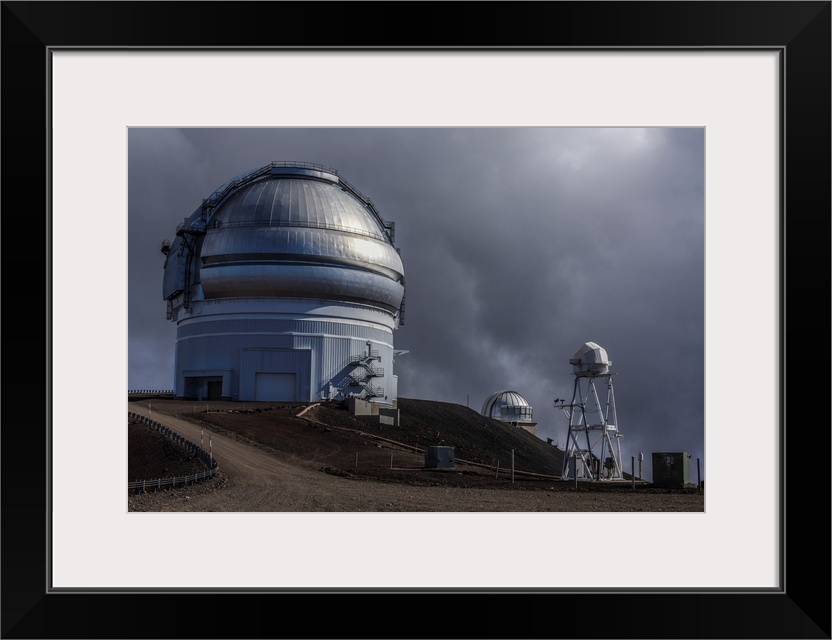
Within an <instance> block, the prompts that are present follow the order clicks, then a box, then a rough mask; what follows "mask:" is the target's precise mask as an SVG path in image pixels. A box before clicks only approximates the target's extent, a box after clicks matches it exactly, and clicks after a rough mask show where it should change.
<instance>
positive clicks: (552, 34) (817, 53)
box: [0, 1, 832, 638]
mask: <svg viewBox="0 0 832 640" xmlns="http://www.w3.org/2000/svg"><path fill="white" fill-rule="evenodd" d="M267 15H269V16H271V18H270V19H264V18H265V16H267ZM830 15H831V14H830V2H829V1H819V2H799V1H798V2H791V1H787V2H777V1H771V2H756V1H748V2H661V1H658V2H505V3H504V2H460V3H456V2H396V3H384V2H381V3H371V2H367V3H364V2H333V3H330V2H306V3H304V2H200V3H196V2H72V1H69V2H2V14H0V18H1V19H2V33H1V34H0V35H1V36H2V39H1V40H0V44H2V54H3V55H2V89H3V92H2V96H3V103H2V105H3V108H2V125H3V135H2V171H3V187H4V189H3V190H2V205H3V212H4V216H3V223H4V226H5V227H6V228H5V234H4V238H5V241H6V242H5V243H4V248H5V249H6V251H5V254H4V257H3V266H4V267H5V269H4V271H5V277H4V279H3V285H4V286H3V289H2V299H3V303H5V308H6V310H7V312H6V313H5V314H4V315H3V320H4V321H5V322H4V324H5V337H6V338H7V341H6V345H7V346H8V347H9V348H7V350H6V358H5V359H4V366H3V373H4V374H6V375H4V383H5V384H4V385H3V400H4V401H6V403H5V404H6V421H5V424H4V428H3V429H2V433H0V436H1V437H2V449H0V451H1V452H2V484H0V490H2V500H1V501H0V509H2V516H3V517H2V546H0V551H1V552H2V562H0V572H2V611H1V612H0V613H2V637H3V638H117V637H121V638H128V637H129V638H133V637H135V638H171V637H176V638H232V637H240V638H267V637H268V638H275V637H309V638H313V637H314V638H343V637H362V638H390V637H402V638H404V637H408V638H410V637H422V638H432V637H483V638H485V637H503V638H555V637H569V638H596V637H597V638H830V629H831V628H832V625H831V624H830V561H829V549H830V513H829V508H830V504H831V502H830V477H831V474H830V461H829V452H830V429H829V422H828V420H823V419H821V420H818V415H820V416H823V415H826V411H825V407H824V406H821V408H820V411H815V409H816V407H815V406H813V403H812V402H811V401H809V400H807V398H806V395H805V391H804V389H805V386H806V385H811V387H812V389H814V390H815V392H817V393H820V394H823V393H825V390H826V389H828V388H829V386H828V385H829V379H828V375H829V374H828V365H827V363H826V362H825V360H826V359H828V353H829V350H828V349H826V348H823V349H822V348H820V346H819V342H820V344H823V345H824V347H825V340H821V338H820V336H826V337H828V336H829V329H830V326H832V323H830V313H829V311H830V303H829V292H830V282H829V277H830V268H829V267H830V211H832V208H831V207H830V77H831V74H830ZM276 20H277V21H279V23H280V24H282V25H290V28H282V29H275V28H274V25H275V24H276V23H275V21H276ZM67 47H72V48H81V49H90V50H92V49H102V50H106V49H108V48H117V49H124V48H129V47H142V48H172V47H175V48H192V49H195V50H200V49H210V48H217V47H223V48H246V47H255V48H261V47H264V48H268V47H277V48H302V49H308V48H312V49H315V48H327V49H333V48H335V49H337V48H350V49H354V48H363V49H379V50H381V49H387V48H412V49H414V50H416V49H424V48H440V49H444V48H454V49H456V48H464V49H470V50H474V51H476V50H488V49H493V48H503V49H505V48H509V49H510V48H520V49H525V48H536V47H539V48H544V49H545V48H576V49H587V48H589V49H592V48H603V49H608V50H616V49H620V50H638V49H644V50H661V49H668V48H690V49H694V50H703V51H706V50H743V49H748V50H757V49H768V50H776V51H778V52H779V55H780V65H781V78H782V79H783V80H784V81H785V82H784V83H783V90H782V94H781V97H780V100H781V105H780V106H781V113H782V116H781V117H782V122H781V132H780V141H781V149H782V157H781V176H780V177H781V184H782V185H783V186H784V189H783V190H781V193H782V195H781V228H780V232H781V237H782V238H783V239H784V243H783V245H782V246H781V255H780V258H781V266H780V275H781V283H782V287H781V290H782V296H781V301H782V306H781V310H780V325H781V331H782V340H781V346H780V362H781V367H782V376H781V389H780V392H781V403H780V407H781V408H780V411H781V415H780V420H781V425H782V427H781V436H780V438H781V439H780V446H781V451H784V452H785V454H784V458H783V460H782V468H781V470H780V471H781V474H780V477H781V478H782V481H781V487H780V489H781V498H780V499H781V512H782V521H781V523H780V527H781V538H782V540H783V547H782V549H783V554H782V558H781V566H780V576H781V587H780V588H779V589H776V590H754V589H751V590H737V591H736V592H731V591H725V590H721V591H715V590H704V591H702V590H696V589H682V590H677V591H672V592H670V591H669V592H665V591H662V590H659V591H656V592H645V591H643V590H634V591H633V592H625V593H620V592H604V591H598V590H592V589H587V590H582V591H573V592H568V593H546V592H534V591H532V592H513V591H510V590H505V591H503V592H501V591H499V590H496V591H488V592H470V591H469V592H465V591H460V592H454V591H450V592H443V591H432V590H422V591H419V590H416V589H414V590H409V591H408V590H404V591H402V592H395V593H391V592H384V591H381V592H373V591H372V590H354V591H344V592H327V591H313V592H309V593H256V592H251V593H242V594H241V593H235V592H232V591H230V590H229V591H228V592H222V591H214V592H209V593H187V592H182V593H160V592H154V591H153V590H148V591H147V592H138V591H136V592H130V593H108V592H107V591H106V590H101V591H100V592H92V593H91V592H79V593H54V592H52V591H51V590H50V588H49V577H48V576H49V573H48V569H49V563H48V552H47V549H48V536H49V524H50V505H49V492H48V487H49V483H50V482H51V481H52V476H51V472H50V469H51V460H50V458H49V455H48V452H49V447H48V441H49V440H48V438H49V432H50V429H51V428H52V412H51V406H50V395H49V390H50V388H51V386H52V384H54V383H55V381H53V380H51V378H50V369H49V362H50V356H51V353H50V349H49V336H50V327H51V322H52V320H53V319H52V318H51V317H50V315H49V300H50V291H49V288H48V283H49V278H48V273H47V265H48V264H50V263H51V262H50V260H49V256H50V255H51V254H50V251H51V247H50V241H49V238H50V235H49V226H50V216H51V206H50V204H51V203H50V199H49V198H50V191H49V185H50V181H49V176H50V171H51V169H50V164H49V163H50V149H49V135H48V133H49V131H50V124H51V120H50V109H49V95H50V94H49V81H50V51H53V50H56V49H60V48H67ZM21 196H22V197H21ZM41 205H42V208H41ZM79 250H82V248H79ZM54 267H55V268H57V267H58V265H54ZM83 304H85V302H84V301H79V307H82V306H83ZM90 304H91V302H90ZM79 312H81V313H83V311H82V310H79ZM41 322H42V323H43V324H40V323H41ZM23 336H26V338H28V339H26V338H23ZM789 337H791V340H788V338H789ZM14 345H18V346H15V347H14V349H15V350H12V347H13V346H14ZM21 347H22V348H23V349H24V350H25V353H24V354H23V355H22V356H21V355H20V353H21V352H20V351H17V350H16V349H18V348H21ZM818 376H820V379H818ZM787 382H790V383H791V384H790V385H788V384H787ZM789 388H791V389H792V391H793V394H792V395H791V396H790V397H789V399H790V400H791V401H790V402H789V403H788V405H787V404H786V398H787V395H788V394H787V391H788V389H789ZM750 393H754V391H753V390H752V391H750ZM821 405H823V403H821ZM15 407H26V410H25V411H23V410H20V409H16V408H15ZM807 412H811V413H807ZM806 445H809V446H810V450H808V451H807V450H806ZM807 455H808V456H811V457H813V459H814V460H816V462H815V463H813V464H805V459H806V456H807ZM797 469H799V473H798V472H797V471H795V470H797ZM749 490H753V487H750V488H749ZM125 552H127V551H125ZM668 561H672V562H679V563H681V564H683V563H684V549H681V550H680V554H679V556H678V557H676V558H669V559H668ZM449 570H451V571H453V563H452V562H450V566H449ZM405 596H410V597H405ZM301 605H304V607H310V606H311V607H325V609H324V610H323V611H319V615H310V614H309V613H306V612H307V611H309V609H306V608H298V607H299V606H301ZM599 609H603V610H604V611H605V612H607V613H608V614H609V616H610V618H611V619H615V620H619V621H620V623H619V624H618V625H617V626H616V628H612V629H597V628H595V627H593V626H592V625H590V624H589V620H588V619H586V618H585V617H584V616H585V615H586V614H587V613H590V614H591V612H592V611H594V610H599ZM565 611H573V612H574V615H572V616H566V615H563V612H565ZM171 612H173V613H171ZM382 612H383V614H384V615H381V614H382ZM581 612H582V613H581ZM220 614H221V615H220ZM287 614H289V615H287ZM390 621H392V622H390Z"/></svg>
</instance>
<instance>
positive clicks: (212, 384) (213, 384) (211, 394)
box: [208, 380, 222, 400]
mask: <svg viewBox="0 0 832 640" xmlns="http://www.w3.org/2000/svg"><path fill="white" fill-rule="evenodd" d="M208 399H209V400H222V380H209V381H208Z"/></svg>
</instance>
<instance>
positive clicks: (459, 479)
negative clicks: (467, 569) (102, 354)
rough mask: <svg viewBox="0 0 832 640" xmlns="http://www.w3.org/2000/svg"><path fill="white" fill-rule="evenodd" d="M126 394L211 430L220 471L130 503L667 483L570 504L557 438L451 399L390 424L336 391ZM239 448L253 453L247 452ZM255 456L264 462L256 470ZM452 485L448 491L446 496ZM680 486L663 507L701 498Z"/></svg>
mask: <svg viewBox="0 0 832 640" xmlns="http://www.w3.org/2000/svg"><path fill="white" fill-rule="evenodd" d="M131 400H132V401H131V402H130V403H129V410H130V411H134V412H136V413H139V414H141V415H145V416H148V417H150V418H152V419H155V420H158V421H160V422H163V423H164V424H167V425H168V426H170V427H171V428H174V429H176V430H178V431H179V432H180V433H182V435H184V436H185V437H186V438H188V439H190V440H191V441H192V442H197V443H199V442H200V440H201V439H202V440H204V446H205V447H206V448H207V447H208V446H209V439H210V438H213V443H214V444H213V451H214V453H215V455H216V459H217V460H218V461H219V463H220V471H221V473H220V474H219V476H218V478H216V479H215V480H213V481H210V482H208V483H205V485H206V486H203V487H196V486H194V487H190V488H184V489H182V490H181V491H180V490H178V489H177V490H176V492H180V493H181V492H185V493H187V494H189V495H188V496H187V498H188V500H189V502H182V501H181V499H180V501H179V502H178V503H176V499H175V498H173V497H171V496H170V495H169V496H161V495H157V496H149V495H146V494H145V495H138V496H129V508H130V509H131V510H141V511H146V510H180V509H183V510H208V511H214V510H301V511H302V510H339V511H340V510H390V511H396V510H401V511H408V510H410V511H413V510H456V511H469V510H474V511H486V510H488V511H517V510H525V511H535V510H570V511H580V510H638V511H644V510H653V509H651V508H650V505H649V504H647V503H644V502H643V501H644V500H645V499H646V495H645V494H647V493H654V494H655V493H664V494H670V493H674V492H672V491H670V490H661V491H657V490H655V489H652V488H651V487H649V485H648V484H647V483H640V485H639V486H640V488H643V489H644V491H640V492H636V493H641V494H642V495H641V496H640V497H639V499H638V500H640V501H642V502H641V503H639V504H630V505H628V504H627V503H623V504H619V505H617V506H615V507H610V506H609V505H606V506H604V505H601V504H597V505H595V506H592V505H588V506H587V505H584V504H579V505H578V506H577V507H576V506H574V505H573V506H570V504H571V503H570V502H569V499H568V498H567V496H566V495H565V494H567V493H569V492H572V491H573V486H572V483H570V482H564V481H561V480H559V476H560V471H561V465H562V461H563V452H562V451H561V450H560V449H558V448H557V447H555V446H553V445H551V444H548V443H547V442H546V441H544V440H541V439H540V438H538V437H536V436H534V435H532V434H530V433H528V432H526V431H524V430H523V429H520V428H518V427H513V426H511V425H507V424H504V423H501V422H499V421H496V420H492V419H490V418H486V417H485V416H482V415H480V414H479V413H478V412H477V411H474V410H473V409H470V408H468V407H464V406H461V405H456V404H451V403H443V402H435V401H428V400H417V399H408V398H400V399H399V409H400V424H399V425H397V426H392V425H383V424H379V423H378V422H377V421H374V420H373V419H371V418H368V417H361V416H353V415H351V414H350V413H349V412H348V411H347V409H346V407H345V406H344V405H343V404H342V403H334V402H332V403H321V404H316V405H311V404H297V403H295V404H288V403H268V402H258V403H255V402H246V403H242V402H210V403H206V402H188V401H177V400H170V399H162V398H154V399H152V400H150V399H147V400H137V399H135V398H132V399H131ZM151 403H152V409H151ZM132 422H133V424H130V425H129V428H130V431H129V433H130V434H131V435H130V440H129V447H130V455H129V457H130V468H131V469H132V468H140V465H139V463H138V462H137V461H135V460H134V457H135V456H137V455H141V453H140V452H141V450H142V449H141V448H140V447H136V448H135V450H134V447H133V442H134V435H133V434H134V433H136V432H138V429H137V427H138V426H139V425H138V423H137V422H136V421H132ZM432 445H439V446H451V447H453V448H454V455H455V461H454V465H453V467H452V468H450V469H427V468H425V447H427V446H432ZM246 456H252V459H250V460H249V459H247V458H246V459H245V460H244V459H243V458H245V457H246ZM258 456H259V459H258V460H255V459H254V458H255V457H258ZM512 458H513V463H514V474H512V473H511V467H512ZM255 468H260V469H261V471H259V472H257V473H255V472H254V471H253V470H254V469H255ZM627 477H629V476H627ZM327 478H329V480H327ZM131 479H138V478H131ZM290 483H291V484H290ZM613 484H614V485H615V486H613ZM590 485H592V486H590ZM290 486H291V487H293V489H292V490H291V491H290V490H289V487H290ZM234 487H236V489H234ZM395 487H399V489H395ZM419 487H421V488H423V489H419V490H418V491H424V493H423V494H419V493H418V491H417V488H419ZM243 488H245V490H243ZM232 489H233V490H232ZM648 489H650V490H648ZM432 490H441V491H442V492H443V494H442V496H441V497H442V502H439V501H437V497H436V496H435V495H433V496H432V495H431V491H432ZM449 490H450V491H451V492H452V494H454V495H455V497H454V501H453V502H451V501H450V495H451V494H448V493H447V491H449ZM234 491H237V494H234ZM580 491H581V492H586V491H591V492H593V493H605V492H606V493H610V492H611V493H616V494H624V493H625V492H626V493H627V495H628V496H629V498H628V499H629V500H632V496H633V491H632V489H631V487H630V483H629V482H626V483H581V489H580ZM414 492H416V493H414ZM483 492H484V493H483ZM529 492H533V493H538V494H540V493H541V492H546V493H558V494H560V495H562V496H563V498H562V500H563V501H565V502H557V503H556V502H552V501H544V502H543V503H542V504H540V501H541V496H540V495H538V496H537V498H534V499H533V498H531V496H526V497H521V494H524V493H529ZM161 493H164V494H171V493H174V492H161ZM206 493H212V494H214V495H213V497H212V498H211V499H213V500H214V502H216V504H214V502H211V499H208V498H197V496H198V495H202V494H206ZM676 493H677V494H679V493H680V494H683V495H686V496H687V498H685V503H684V504H683V505H682V506H680V507H679V508H678V509H674V508H673V504H670V505H668V504H665V505H664V506H663V510H697V511H701V510H703V502H702V496H701V495H699V496H691V495H689V494H690V490H686V489H681V490H680V491H678V492H676ZM232 494H234V495H237V496H238V497H237V498H235V499H234V500H237V501H239V500H246V501H249V502H248V503H246V504H248V506H246V504H244V503H241V502H236V501H234V500H231V499H230V497H229V496H231V495H232ZM223 496H224V497H223ZM670 498H671V496H670V495H667V496H666V497H665V498H664V499H663V500H664V502H667V501H668V500H669V499H670ZM609 499H612V496H610V498H609ZM530 500H531V502H529V501H530ZM605 500H606V499H605ZM469 503H470V504H469ZM527 503H528V504H527ZM529 504H531V505H532V506H528V505H529ZM436 505H443V506H441V507H436ZM668 507H670V508H668ZM656 510H660V509H658V508H657V509H656Z"/></svg>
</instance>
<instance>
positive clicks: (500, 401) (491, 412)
mask: <svg viewBox="0 0 832 640" xmlns="http://www.w3.org/2000/svg"><path fill="white" fill-rule="evenodd" d="M480 413H481V414H482V415H484V416H488V417H489V418H494V419H495V420H500V421H502V422H529V423H531V422H532V407H531V405H530V404H529V403H528V402H526V399H525V398H524V397H523V396H521V395H520V394H519V393H517V392H516V391H498V392H497V393H492V394H491V395H490V396H488V397H487V398H486V399H485V402H483V403H482V411H480Z"/></svg>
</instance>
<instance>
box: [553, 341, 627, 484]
mask: <svg viewBox="0 0 832 640" xmlns="http://www.w3.org/2000/svg"><path fill="white" fill-rule="evenodd" d="M569 363H570V364H571V365H572V366H573V373H574V374H575V385H574V388H573V391H572V400H571V401H570V402H569V403H568V404H567V403H566V400H555V407H557V408H560V409H561V410H563V412H564V414H565V415H566V417H567V418H568V420H569V422H568V427H567V434H566V451H565V454H564V457H563V469H562V471H561V478H562V479H564V480H567V479H573V480H574V479H576V477H577V479H580V480H590V481H596V480H602V481H603V480H623V479H624V476H623V473H622V470H621V437H622V436H621V434H620V433H619V431H618V417H617V415H616V410H615V390H614V388H613V375H614V374H612V373H610V370H609V368H610V365H611V364H612V361H611V360H610V359H609V358H608V357H607V352H606V351H605V350H604V349H603V348H601V347H600V346H598V345H597V344H595V343H594V342H587V343H585V344H584V345H583V346H582V347H581V348H580V349H579V350H578V351H577V353H575V356H574V357H573V358H571V359H570V360H569Z"/></svg>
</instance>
